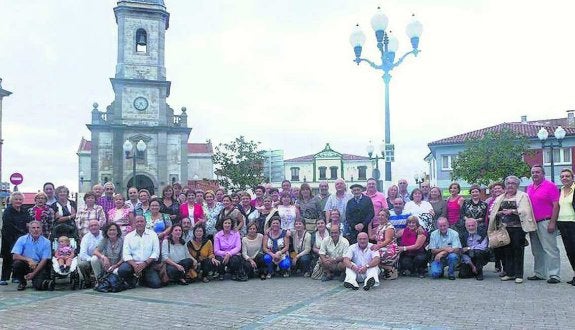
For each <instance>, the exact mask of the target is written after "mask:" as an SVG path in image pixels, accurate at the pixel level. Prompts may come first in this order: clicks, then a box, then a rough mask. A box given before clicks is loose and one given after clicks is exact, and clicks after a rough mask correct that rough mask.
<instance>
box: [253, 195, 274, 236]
mask: <svg viewBox="0 0 575 330" xmlns="http://www.w3.org/2000/svg"><path fill="white" fill-rule="evenodd" d="M276 212H277V209H275V208H274V207H273V202H272V198H271V196H269V195H268V196H264V198H263V207H261V208H260V209H259V210H258V213H259V216H258V218H257V219H256V222H257V223H258V232H259V233H260V234H262V235H263V234H265V232H266V231H268V229H269V221H270V219H271V217H272V216H273V215H274V214H276Z"/></svg>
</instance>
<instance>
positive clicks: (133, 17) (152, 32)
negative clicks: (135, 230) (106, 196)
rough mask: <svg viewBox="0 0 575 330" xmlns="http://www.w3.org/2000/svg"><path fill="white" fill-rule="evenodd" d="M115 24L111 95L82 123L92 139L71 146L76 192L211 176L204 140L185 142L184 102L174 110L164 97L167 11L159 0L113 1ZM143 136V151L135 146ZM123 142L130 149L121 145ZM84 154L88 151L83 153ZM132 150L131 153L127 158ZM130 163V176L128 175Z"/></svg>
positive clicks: (167, 90)
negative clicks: (75, 148)
mask: <svg viewBox="0 0 575 330" xmlns="http://www.w3.org/2000/svg"><path fill="white" fill-rule="evenodd" d="M114 14H115V17H116V23H117V26H118V54H117V63H116V73H115V76H114V78H111V79H110V81H111V83H112V88H113V90H114V94H115V98H114V100H113V101H112V103H111V104H110V105H109V106H107V107H106V110H105V111H100V110H99V109H98V104H97V103H94V105H93V109H92V120H91V123H90V124H88V125H87V127H88V129H89V130H90V132H91V140H90V141H87V140H84V139H83V140H82V141H81V144H80V148H79V150H78V158H79V174H80V175H79V183H80V191H86V189H87V188H86V187H89V186H92V185H94V184H96V183H103V182H106V181H111V182H113V183H114V184H115V185H116V188H117V190H118V191H126V190H127V188H128V187H131V186H134V185H137V186H138V188H147V189H152V190H155V191H157V190H158V188H159V187H162V186H163V185H166V184H169V183H172V182H187V181H188V179H191V177H190V175H192V177H196V176H197V178H200V179H202V178H207V179H211V178H212V177H213V164H212V160H211V154H212V147H211V143H209V142H208V143H205V144H198V143H195V144H189V143H188V139H189V135H190V132H191V130H192V129H191V128H190V127H188V120H187V118H188V116H187V113H186V108H184V107H183V108H182V109H181V114H179V115H177V114H175V112H174V109H172V108H171V107H170V106H169V105H168V103H167V102H166V99H167V98H168V97H169V96H170V86H171V83H170V81H168V80H166V68H165V66H164V59H165V52H164V51H165V33H166V30H167V29H168V27H169V19H170V14H169V13H168V12H167V11H166V6H165V4H164V1H163V0H120V1H118V3H117V6H116V7H115V8H114ZM140 141H142V142H143V143H144V144H145V150H144V151H137V150H136V149H137V148H136V146H137V145H138V143H139V142H140ZM126 142H130V143H131V145H132V146H133V149H132V152H131V153H125V152H124V149H123V146H124V144H125V143H126ZM88 155H89V156H88ZM130 156H137V157H136V159H135V160H134V159H132V158H129V157H130ZM134 162H135V176H134V170H133V169H134Z"/></svg>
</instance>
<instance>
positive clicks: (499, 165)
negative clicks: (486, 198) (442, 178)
mask: <svg viewBox="0 0 575 330" xmlns="http://www.w3.org/2000/svg"><path fill="white" fill-rule="evenodd" d="M528 146H529V144H528V141H527V138H525V136H523V135H520V134H517V133H515V132H513V131H511V130H501V131H499V132H488V133H486V134H485V135H484V136H483V137H482V138H480V139H477V140H468V141H466V142H465V150H464V151H462V152H460V153H459V155H458V156H457V159H456V160H454V161H453V163H452V168H453V172H452V177H453V179H454V180H456V179H464V180H465V181H467V182H469V183H476V184H480V185H485V186H487V185H489V184H490V183H492V182H495V181H502V180H503V179H505V177H507V176H508V175H516V176H518V177H520V178H521V177H523V176H529V166H528V165H527V163H525V161H524V160H523V156H524V154H525V153H526V152H527V149H528Z"/></svg>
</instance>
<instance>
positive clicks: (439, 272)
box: [429, 253, 459, 278]
mask: <svg viewBox="0 0 575 330" xmlns="http://www.w3.org/2000/svg"><path fill="white" fill-rule="evenodd" d="M458 262H459V255H457V253H450V254H448V255H447V257H443V258H441V265H438V264H437V263H438V262H437V261H433V262H432V264H431V267H429V276H431V277H432V278H440V277H441V276H443V268H445V266H447V267H448V268H447V275H448V276H455V266H457V263H458Z"/></svg>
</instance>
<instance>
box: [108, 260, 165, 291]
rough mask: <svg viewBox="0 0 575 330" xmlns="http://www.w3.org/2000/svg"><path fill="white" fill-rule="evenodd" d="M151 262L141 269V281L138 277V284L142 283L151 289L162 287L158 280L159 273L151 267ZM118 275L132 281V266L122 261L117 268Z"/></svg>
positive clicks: (129, 281)
mask: <svg viewBox="0 0 575 330" xmlns="http://www.w3.org/2000/svg"><path fill="white" fill-rule="evenodd" d="M152 265H153V263H152V264H150V265H149V266H148V267H146V268H145V269H144V270H143V271H142V275H143V282H142V279H140V284H144V285H145V286H147V287H149V288H152V289H159V288H161V287H162V282H161V280H160V275H159V274H158V272H157V271H155V270H154V269H153V268H152V267H153V266H152ZM118 276H120V277H121V278H122V279H124V280H125V281H126V282H128V283H133V281H134V268H132V266H131V265H130V264H129V263H127V262H124V263H122V264H121V265H120V267H119V268H118Z"/></svg>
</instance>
